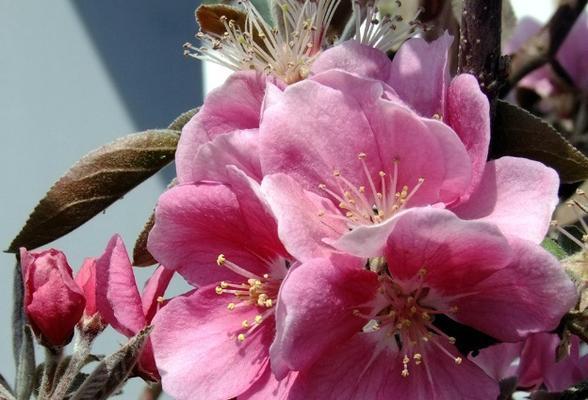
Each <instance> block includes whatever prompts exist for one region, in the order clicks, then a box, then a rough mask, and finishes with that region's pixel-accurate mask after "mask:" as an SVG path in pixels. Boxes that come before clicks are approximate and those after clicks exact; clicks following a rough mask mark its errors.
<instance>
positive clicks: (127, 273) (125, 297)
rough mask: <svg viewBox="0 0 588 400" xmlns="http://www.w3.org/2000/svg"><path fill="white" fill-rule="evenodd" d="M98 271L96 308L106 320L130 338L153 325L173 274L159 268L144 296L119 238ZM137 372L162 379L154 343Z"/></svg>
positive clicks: (109, 247)
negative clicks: (140, 291) (155, 356)
mask: <svg viewBox="0 0 588 400" xmlns="http://www.w3.org/2000/svg"><path fill="white" fill-rule="evenodd" d="M95 268H96V277H95V282H96V286H95V295H96V309H97V310H98V312H99V313H100V315H101V317H102V319H103V320H104V321H105V322H106V323H108V324H110V325H111V326H112V327H113V328H114V329H115V330H116V331H118V332H119V333H121V334H123V335H124V336H126V337H132V336H134V335H136V334H137V333H139V331H141V330H142V329H143V328H144V327H146V326H148V325H150V324H151V321H152V319H153V317H154V316H155V312H156V311H157V309H158V307H159V306H160V298H161V296H163V294H164V292H165V289H166V288H167V286H168V284H169V282H170V280H171V278H172V275H173V271H172V270H168V269H166V268H164V267H159V268H157V270H156V271H155V272H154V273H153V275H152V276H151V278H150V279H149V281H148V282H147V283H146V285H145V288H144V290H143V294H142V295H140V294H139V290H138V288H137V284H136V282H135V277H134V274H133V267H132V265H131V261H130V260H129V256H128V255H127V250H126V248H125V245H124V243H123V241H122V238H121V237H120V236H118V235H114V236H113V237H112V238H111V239H110V241H109V242H108V245H107V247H106V250H105V251H104V253H103V254H102V256H100V257H99V258H98V259H97V260H96V267H95ZM136 373H137V374H138V375H140V376H142V377H144V378H145V379H149V380H158V379H159V373H158V371H157V367H156V365H155V360H154V358H153V349H152V346H151V343H150V341H148V342H147V343H146V345H145V347H144V348H143V353H142V354H141V358H140V359H139V362H138V364H137V367H136Z"/></svg>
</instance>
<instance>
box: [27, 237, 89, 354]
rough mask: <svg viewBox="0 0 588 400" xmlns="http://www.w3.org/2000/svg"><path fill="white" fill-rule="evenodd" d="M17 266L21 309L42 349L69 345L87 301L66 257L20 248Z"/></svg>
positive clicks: (60, 253)
mask: <svg viewBox="0 0 588 400" xmlns="http://www.w3.org/2000/svg"><path fill="white" fill-rule="evenodd" d="M20 262H21V266H22V274H23V282H24V309H25V313H26V315H27V317H28V319H29V323H30V325H31V327H32V328H33V331H34V332H35V334H36V335H37V337H38V338H39V341H40V342H41V344H43V345H44V346H64V345H66V344H68V343H69V342H70V341H71V338H72V336H73V331H74V327H75V325H76V324H77V323H78V321H79V320H80V318H81V317H82V313H83V312H84V307H85V305H86V300H85V298H84V294H83V292H82V290H81V289H80V287H79V286H78V285H77V284H76V283H75V282H74V280H73V277H72V271H71V267H70V266H69V264H68V263H67V259H66V258H65V254H63V253H62V252H61V251H58V250H55V249H50V250H47V251H42V252H40V253H31V252H28V251H27V250H26V249H25V248H21V249H20Z"/></svg>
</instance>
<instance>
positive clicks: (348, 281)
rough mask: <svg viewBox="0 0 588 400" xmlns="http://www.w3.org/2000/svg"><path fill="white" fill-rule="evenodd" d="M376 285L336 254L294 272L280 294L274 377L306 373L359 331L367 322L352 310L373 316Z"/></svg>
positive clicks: (359, 263) (364, 272) (273, 353)
mask: <svg viewBox="0 0 588 400" xmlns="http://www.w3.org/2000/svg"><path fill="white" fill-rule="evenodd" d="M377 286H378V280H377V275H376V274H374V273H372V272H369V271H367V270H365V269H364V268H363V262H362V261H361V260H360V259H356V258H353V257H348V256H342V255H333V256H331V258H330V259H327V258H319V259H314V260H311V261H308V262H305V263H302V264H301V265H299V266H298V267H295V268H292V269H291V270H290V272H289V273H288V276H287V277H286V279H285V280H284V282H283V283H282V287H281V289H280V294H279V300H278V305H277V309H276V338H275V341H274V343H273V344H272V347H271V349H270V354H271V357H272V369H273V371H274V373H275V374H276V377H277V378H278V379H281V378H283V377H284V376H286V373H287V371H290V370H295V371H298V370H303V369H305V368H307V367H308V366H310V365H311V364H312V363H313V362H315V361H316V360H317V359H318V358H319V357H320V356H321V355H322V354H323V353H324V352H325V351H328V350H329V349H332V348H333V347H335V346H337V345H338V344H339V343H341V342H342V341H344V340H346V339H347V338H349V337H350V336H352V335H353V334H354V333H356V332H358V331H359V330H361V328H362V327H363V326H364V325H365V324H366V320H365V319H364V318H362V317H357V316H354V314H353V310H356V309H357V310H359V311H361V312H364V313H365V314H368V313H369V312H371V310H369V305H366V303H369V302H370V301H371V300H373V299H374V297H375V295H376V290H377ZM317 327H320V328H319V329H317ZM301 349H304V351H301Z"/></svg>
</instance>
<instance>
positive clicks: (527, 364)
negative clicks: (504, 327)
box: [519, 332, 567, 389]
mask: <svg viewBox="0 0 588 400" xmlns="http://www.w3.org/2000/svg"><path fill="white" fill-rule="evenodd" d="M558 343H559V338H558V337H557V335H555V334H553V333H547V332H544V333H537V334H534V335H531V336H529V337H528V338H527V340H526V341H525V345H524V347H523V349H522V352H521V361H520V364H519V385H520V386H521V387H523V388H538V387H539V386H540V385H541V384H542V383H543V378H544V376H545V375H546V374H547V371H548V370H549V368H550V367H552V366H553V365H554V364H555V357H556V348H557V345H558ZM565 389H567V386H566V387H565Z"/></svg>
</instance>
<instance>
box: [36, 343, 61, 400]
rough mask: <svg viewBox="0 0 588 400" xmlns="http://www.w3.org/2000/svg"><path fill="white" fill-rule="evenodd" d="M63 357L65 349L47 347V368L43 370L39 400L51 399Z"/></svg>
mask: <svg viewBox="0 0 588 400" xmlns="http://www.w3.org/2000/svg"><path fill="white" fill-rule="evenodd" d="M62 355H63V347H45V368H44V369H43V377H42V378H41V385H40V386H39V397H38V399H39V400H48V399H49V396H50V395H51V391H52V389H53V380H54V378H55V371H57V366H58V365H59V361H61V357H62Z"/></svg>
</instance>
